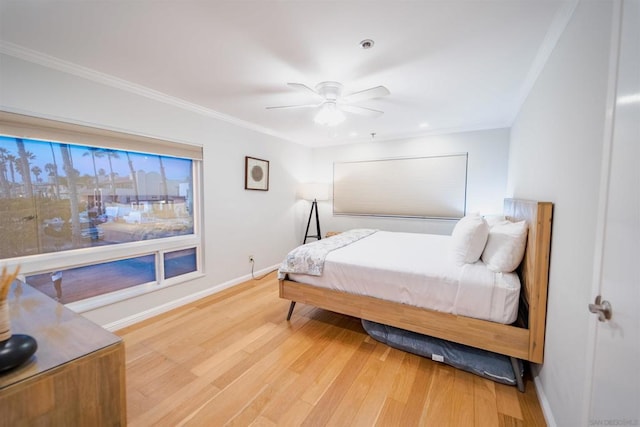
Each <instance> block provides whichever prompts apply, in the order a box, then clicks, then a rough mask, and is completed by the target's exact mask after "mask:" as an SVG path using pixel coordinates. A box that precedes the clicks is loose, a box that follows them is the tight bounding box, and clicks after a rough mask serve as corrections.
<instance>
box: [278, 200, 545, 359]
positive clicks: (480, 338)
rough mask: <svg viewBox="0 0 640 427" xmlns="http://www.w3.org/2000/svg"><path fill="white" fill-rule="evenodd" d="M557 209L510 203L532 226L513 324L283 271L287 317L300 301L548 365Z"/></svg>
mask: <svg viewBox="0 0 640 427" xmlns="http://www.w3.org/2000/svg"><path fill="white" fill-rule="evenodd" d="M552 210H553V205H552V203H550V202H537V201H529V200H520V199H505V201H504V216H505V218H506V219H507V220H509V221H512V222H519V221H526V223H527V226H528V233H527V237H526V247H525V250H524V256H523V258H522V262H521V263H520V265H519V267H518V269H517V270H516V274H517V276H518V278H519V291H518V296H517V302H518V303H517V304H516V306H517V308H516V311H517V314H516V316H515V317H516V320H515V321H514V322H512V323H500V320H496V319H487V318H477V317H473V316H474V314H473V313H469V314H467V313H466V312H465V311H464V310H460V309H459V308H456V307H454V308H453V309H451V310H449V311H450V312H446V310H447V309H446V308H445V309H444V310H445V311H442V310H443V309H442V307H438V308H437V309H429V308H424V307H418V306H415V305H411V304H408V303H405V302H402V301H400V302H398V301H393V300H390V299H389V298H387V297H384V296H383V297H380V296H379V295H375V294H373V295H372V294H368V295H361V294H355V293H352V291H350V292H345V291H344V290H341V289H339V286H338V287H333V288H332V287H326V285H325V286H318V285H314V284H313V283H311V282H314V280H315V278H314V277H312V276H305V275H300V274H286V275H282V276H281V277H282V278H281V279H280V280H279V290H280V297H281V298H283V299H287V300H290V301H291V305H290V308H289V313H288V316H287V319H290V318H291V315H292V313H293V310H294V307H295V304H296V302H299V303H303V304H309V305H313V306H316V307H319V308H322V309H326V310H330V311H334V312H337V313H342V314H346V315H350V316H354V317H358V318H361V319H365V320H369V321H373V322H377V323H381V324H384V325H389V326H393V327H396V328H401V329H405V330H408V331H412V332H417V333H420V334H424V335H429V336H432V337H436V338H441V339H444V340H448V341H452V342H456V343H459V344H464V345H467V346H471V347H475V348H480V349H484V350H487V351H491V352H495V353H499V354H502V355H506V356H509V357H510V358H511V359H512V361H513V362H515V360H516V359H522V360H526V361H530V362H533V363H542V362H543V357H544V337H545V322H546V306H547V285H548V273H549V255H550V241H551V225H552ZM291 277H295V280H292V278H291ZM449 299H451V296H450V297H449ZM506 299H508V297H505V300H506ZM445 305H446V304H445ZM460 312H463V313H465V314H461V313H460ZM502 316H503V317H504V319H503V320H505V321H507V320H508V321H510V320H512V319H507V317H509V316H508V315H504V314H503V315H502Z"/></svg>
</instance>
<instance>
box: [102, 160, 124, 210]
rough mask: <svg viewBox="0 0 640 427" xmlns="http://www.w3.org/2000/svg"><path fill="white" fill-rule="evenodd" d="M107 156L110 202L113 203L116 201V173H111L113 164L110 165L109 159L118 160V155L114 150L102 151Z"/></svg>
mask: <svg viewBox="0 0 640 427" xmlns="http://www.w3.org/2000/svg"><path fill="white" fill-rule="evenodd" d="M104 152H105V153H106V154H107V159H108V160H109V177H110V178H111V200H112V201H114V202H115V200H116V173H114V172H113V164H112V163H111V159H112V158H113V159H119V158H120V155H119V154H118V152H117V151H114V150H104Z"/></svg>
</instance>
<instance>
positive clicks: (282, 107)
mask: <svg viewBox="0 0 640 427" xmlns="http://www.w3.org/2000/svg"><path fill="white" fill-rule="evenodd" d="M321 105H322V103H320V104H300V105H278V106H276V107H265V108H266V109H267V110H277V109H286V108H314V107H319V106H321Z"/></svg>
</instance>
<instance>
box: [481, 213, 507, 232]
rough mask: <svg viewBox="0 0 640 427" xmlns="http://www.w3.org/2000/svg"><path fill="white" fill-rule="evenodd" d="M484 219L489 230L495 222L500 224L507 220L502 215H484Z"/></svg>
mask: <svg viewBox="0 0 640 427" xmlns="http://www.w3.org/2000/svg"><path fill="white" fill-rule="evenodd" d="M483 218H484V220H485V221H487V224H488V225H489V230H491V227H493V226H494V225H496V224H501V223H503V222H505V221H506V220H507V218H505V216H504V215H484V216H483Z"/></svg>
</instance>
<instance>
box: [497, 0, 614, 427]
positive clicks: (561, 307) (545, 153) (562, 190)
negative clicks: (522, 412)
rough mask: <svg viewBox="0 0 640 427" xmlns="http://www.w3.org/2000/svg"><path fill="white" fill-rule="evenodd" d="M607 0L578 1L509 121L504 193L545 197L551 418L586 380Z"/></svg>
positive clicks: (579, 398) (545, 387)
mask: <svg viewBox="0 0 640 427" xmlns="http://www.w3.org/2000/svg"><path fill="white" fill-rule="evenodd" d="M611 10H612V6H611V2H609V1H583V2H581V3H580V4H579V5H578V7H577V9H576V11H575V13H574V15H573V17H572V19H571V20H570V22H569V24H568V26H567V28H566V30H565V32H564V33H563V35H562V37H561V38H560V40H559V42H558V44H557V46H556V48H555V50H554V52H553V53H552V55H551V57H550V58H549V61H548V62H547V64H546V66H545V67H544V69H543V71H542V73H541V75H540V76H539V78H538V80H537V82H536V84H535V85H534V87H533V89H532V91H531V93H530V94H529V97H528V98H527V100H526V102H525V104H524V105H523V107H522V109H521V111H520V113H519V115H518V117H517V119H516V121H515V123H514V125H513V127H512V130H511V147H510V155H509V174H508V184H507V189H508V193H509V194H510V195H513V196H515V197H521V198H531V199H537V200H546V201H552V202H554V203H555V205H554V222H553V231H552V245H551V269H550V277H549V300H548V311H547V332H546V346H545V359H544V365H543V366H542V368H541V369H540V372H539V384H540V385H541V386H542V392H543V394H544V395H545V396H546V398H547V402H548V404H549V408H550V409H551V416H552V417H553V419H554V420H555V422H556V423H557V425H560V426H569V425H578V424H579V423H580V420H581V410H582V404H583V401H584V399H585V398H587V395H586V394H587V393H588V391H587V390H585V378H584V376H585V363H586V362H585V353H586V349H587V330H588V325H589V319H588V316H589V315H588V312H587V304H588V303H589V302H590V301H589V299H590V292H591V283H592V272H593V267H592V264H593V259H594V248H595V246H594V245H595V229H596V217H597V211H598V209H597V208H598V204H599V200H598V191H599V181H600V168H601V153H602V149H603V135H604V119H605V100H606V95H607V81H608V64H609V50H610V49H609V43H610V40H611V34H610V32H611Z"/></svg>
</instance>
